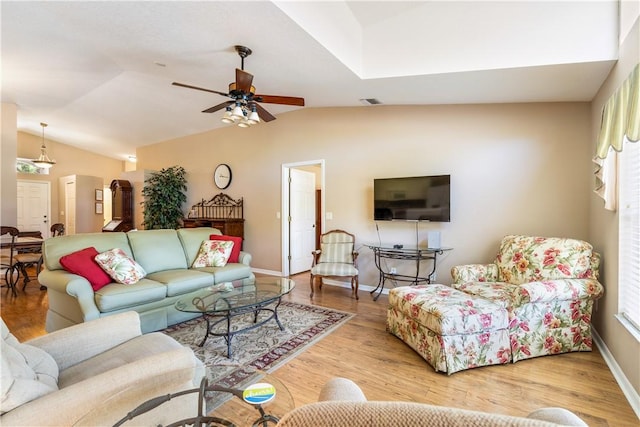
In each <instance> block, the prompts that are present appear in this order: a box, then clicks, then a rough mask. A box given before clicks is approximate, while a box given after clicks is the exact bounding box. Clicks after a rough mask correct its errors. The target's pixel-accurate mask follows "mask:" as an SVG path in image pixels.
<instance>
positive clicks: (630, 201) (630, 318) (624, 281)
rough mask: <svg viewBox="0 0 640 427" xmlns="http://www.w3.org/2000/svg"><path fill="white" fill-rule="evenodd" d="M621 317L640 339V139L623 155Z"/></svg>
mask: <svg viewBox="0 0 640 427" xmlns="http://www.w3.org/2000/svg"><path fill="white" fill-rule="evenodd" d="M619 162H620V164H619V166H620V187H619V229H618V238H619V245H620V247H619V258H618V263H619V267H618V272H619V277H618V284H619V285H618V289H619V301H618V307H619V319H620V320H621V321H622V323H623V324H624V325H625V326H627V328H628V329H629V330H630V331H631V333H632V334H633V335H634V336H635V337H636V339H638V340H639V341H640V142H636V143H632V142H629V141H628V140H627V141H625V143H624V149H623V150H622V152H621V153H620V154H619Z"/></svg>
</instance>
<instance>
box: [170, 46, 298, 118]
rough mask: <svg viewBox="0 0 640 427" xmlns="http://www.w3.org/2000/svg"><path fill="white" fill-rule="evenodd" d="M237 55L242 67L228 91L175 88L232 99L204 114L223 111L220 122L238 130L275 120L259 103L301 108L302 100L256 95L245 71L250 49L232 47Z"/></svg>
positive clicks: (250, 78)
mask: <svg viewBox="0 0 640 427" xmlns="http://www.w3.org/2000/svg"><path fill="white" fill-rule="evenodd" d="M235 49H236V52H238V55H240V58H241V65H240V67H241V68H236V80H235V82H232V83H229V92H228V93H225V92H220V91H217V90H212V89H205V88H202V87H197V86H192V85H188V84H184V83H178V82H173V83H172V84H173V85H175V86H181V87H186V88H188V89H196V90H202V91H205V92H211V93H216V94H218V95H222V96H226V97H229V98H231V101H225V102H222V103H220V104H218V105H214V106H213V107H210V108H207V109H206V110H203V111H202V112H203V113H213V112H215V111H218V110H221V109H223V108H225V109H226V112H225V114H224V116H223V117H222V121H223V122H224V123H237V124H238V125H239V126H241V127H248V126H251V125H254V124H256V123H258V122H259V121H260V119H262V120H264V121H265V122H270V121H272V120H275V119H276V118H275V117H274V116H273V115H272V114H271V113H269V112H268V111H267V110H265V109H264V107H262V106H261V105H260V104H259V103H260V102H265V103H267V104H283V105H296V106H299V107H303V106H304V98H297V97H293V96H278V95H257V94H256V88H255V87H254V86H252V83H253V75H252V74H250V73H248V72H246V71H244V59H245V58H246V57H247V56H249V55H251V49H249V48H248V47H245V46H235Z"/></svg>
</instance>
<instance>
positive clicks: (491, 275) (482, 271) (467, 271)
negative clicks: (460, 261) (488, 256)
mask: <svg viewBox="0 0 640 427" xmlns="http://www.w3.org/2000/svg"><path fill="white" fill-rule="evenodd" d="M451 277H452V278H453V281H454V283H465V282H497V281H498V266H497V265H496V264H466V265H456V266H454V267H453V268H452V269H451Z"/></svg>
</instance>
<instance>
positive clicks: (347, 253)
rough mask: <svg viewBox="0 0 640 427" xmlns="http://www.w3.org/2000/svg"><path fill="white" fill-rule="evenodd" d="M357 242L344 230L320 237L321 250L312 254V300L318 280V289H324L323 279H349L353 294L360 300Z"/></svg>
mask: <svg viewBox="0 0 640 427" xmlns="http://www.w3.org/2000/svg"><path fill="white" fill-rule="evenodd" d="M355 240H356V239H355V236H354V235H353V234H351V233H347V232H346V231H343V230H331V231H328V232H326V233H325V234H323V235H321V236H320V249H317V250H315V251H313V252H312V255H313V264H312V265H311V274H310V277H311V280H310V282H311V283H310V284H311V295H310V297H311V298H313V292H314V284H315V282H316V279H318V280H319V284H318V289H322V279H323V277H339V278H345V277H347V278H349V280H350V281H351V290H352V293H353V295H355V297H356V299H358V268H357V267H356V259H357V258H358V252H357V251H356V250H355Z"/></svg>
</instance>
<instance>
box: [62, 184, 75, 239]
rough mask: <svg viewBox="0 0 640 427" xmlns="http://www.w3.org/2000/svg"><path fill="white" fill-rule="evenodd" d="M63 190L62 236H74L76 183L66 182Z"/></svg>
mask: <svg viewBox="0 0 640 427" xmlns="http://www.w3.org/2000/svg"><path fill="white" fill-rule="evenodd" d="M64 189H65V191H64V211H65V213H66V215H65V216H64V217H65V221H64V234H66V235H71V234H76V182H75V181H71V182H67V183H66V185H65V186H64Z"/></svg>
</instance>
